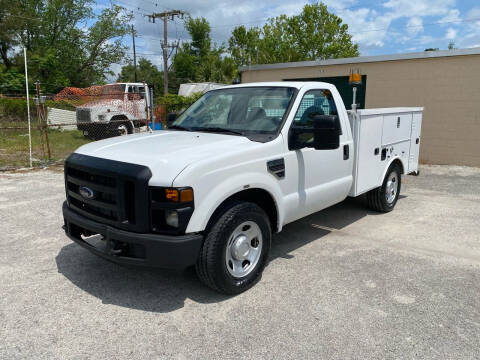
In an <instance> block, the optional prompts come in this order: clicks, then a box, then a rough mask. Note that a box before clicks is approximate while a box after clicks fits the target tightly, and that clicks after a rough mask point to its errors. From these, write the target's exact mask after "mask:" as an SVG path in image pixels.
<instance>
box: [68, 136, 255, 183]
mask: <svg viewBox="0 0 480 360" xmlns="http://www.w3.org/2000/svg"><path fill="white" fill-rule="evenodd" d="M258 145H260V144H259V143H257V142H253V141H250V140H249V139H248V138H246V137H243V136H235V135H224V134H212V133H203V132H186V131H168V130H164V131H156V132H154V133H143V134H135V135H128V136H118V137H114V138H110V139H105V140H101V141H96V142H92V143H89V144H86V145H83V146H82V147H80V148H79V149H77V150H76V151H75V152H76V153H79V154H83V155H89V156H95V157H99V158H103V159H110V160H115V161H122V162H127V163H133V164H139V165H144V166H148V167H149V168H150V170H151V171H152V174H153V176H152V178H151V180H150V183H151V184H153V185H157V186H171V184H172V182H173V180H174V179H175V177H176V176H177V175H178V174H179V173H180V172H181V171H182V170H183V169H185V168H186V167H187V166H188V165H190V164H192V163H194V162H195V161H200V160H205V159H210V158H214V157H215V156H219V155H222V156H224V155H225V154H228V153H232V154H233V153H236V152H239V151H242V150H247V149H250V148H252V147H255V146H258Z"/></svg>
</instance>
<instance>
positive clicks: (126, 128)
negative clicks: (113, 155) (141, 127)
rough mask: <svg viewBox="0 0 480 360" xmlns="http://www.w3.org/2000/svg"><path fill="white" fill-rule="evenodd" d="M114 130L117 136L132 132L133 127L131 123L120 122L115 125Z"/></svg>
mask: <svg viewBox="0 0 480 360" xmlns="http://www.w3.org/2000/svg"><path fill="white" fill-rule="evenodd" d="M115 132H116V134H117V135H118V136H125V135H129V134H133V127H132V124H130V123H128V122H122V123H119V124H117V125H116V129H115Z"/></svg>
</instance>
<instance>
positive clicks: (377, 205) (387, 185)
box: [367, 164, 402, 212]
mask: <svg viewBox="0 0 480 360" xmlns="http://www.w3.org/2000/svg"><path fill="white" fill-rule="evenodd" d="M401 174H402V172H401V171H400V167H399V166H398V165H397V164H392V165H391V166H390V168H389V169H388V171H387V174H386V175H385V179H384V180H383V184H382V186H380V187H378V188H376V189H373V190H371V191H369V192H368V193H367V201H368V205H369V207H370V208H371V209H372V210H375V211H379V212H390V211H392V210H393V208H394V207H395V204H396V203H397V200H398V196H399V195H400V188H401V185H402V178H401Z"/></svg>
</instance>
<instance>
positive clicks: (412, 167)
mask: <svg viewBox="0 0 480 360" xmlns="http://www.w3.org/2000/svg"><path fill="white" fill-rule="evenodd" d="M421 131H422V113H421V112H417V113H413V119H412V134H411V139H410V157H409V159H408V172H409V173H411V172H414V171H418V161H419V156H420V133H421Z"/></svg>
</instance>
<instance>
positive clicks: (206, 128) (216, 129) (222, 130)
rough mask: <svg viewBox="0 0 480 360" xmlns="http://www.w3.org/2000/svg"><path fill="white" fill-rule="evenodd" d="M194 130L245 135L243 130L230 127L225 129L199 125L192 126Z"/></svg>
mask: <svg viewBox="0 0 480 360" xmlns="http://www.w3.org/2000/svg"><path fill="white" fill-rule="evenodd" d="M192 130H194V131H206V132H214V133H227V134H233V135H240V136H245V134H244V133H243V132H241V131H236V130H230V129H225V128H221V127H198V128H192Z"/></svg>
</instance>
